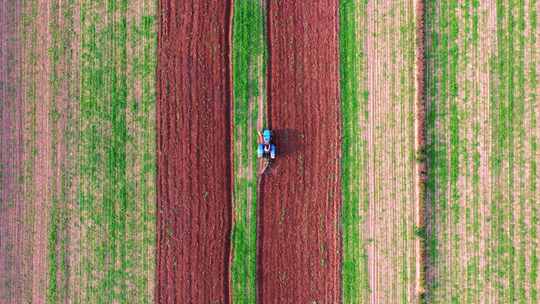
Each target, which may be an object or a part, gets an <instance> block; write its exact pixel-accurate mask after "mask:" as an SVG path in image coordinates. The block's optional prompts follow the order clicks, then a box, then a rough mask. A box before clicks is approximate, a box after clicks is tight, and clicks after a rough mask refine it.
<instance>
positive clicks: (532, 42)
mask: <svg viewBox="0 0 540 304" xmlns="http://www.w3.org/2000/svg"><path fill="white" fill-rule="evenodd" d="M528 12H529V16H528V21H529V28H530V34H529V37H528V38H529V41H528V45H527V47H528V48H529V50H530V55H529V58H530V63H529V70H528V73H527V75H528V77H527V78H528V82H529V91H528V96H527V98H528V100H529V101H528V104H529V109H530V114H529V119H530V126H529V128H530V130H536V126H537V121H536V111H537V109H536V107H537V94H536V89H537V87H538V84H537V79H536V77H537V76H536V65H537V62H536V55H537V51H536V39H537V38H536V26H537V22H538V20H537V11H536V0H531V1H529V7H528ZM529 141H530V146H531V153H530V161H529V168H530V173H529V180H528V184H529V189H528V190H529V199H528V202H527V203H528V205H530V207H531V213H532V214H531V223H530V240H531V244H530V253H529V254H530V257H531V264H530V269H531V271H530V275H529V280H530V283H529V286H530V295H531V303H537V302H538V290H537V282H538V254H537V247H538V228H537V227H538V208H537V202H536V191H537V185H536V179H537V174H538V171H537V170H538V168H537V165H538V164H537V163H536V157H535V155H537V151H538V138H537V135H536V134H535V132H530V137H529Z"/></svg>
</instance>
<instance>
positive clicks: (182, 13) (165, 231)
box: [156, 0, 231, 303]
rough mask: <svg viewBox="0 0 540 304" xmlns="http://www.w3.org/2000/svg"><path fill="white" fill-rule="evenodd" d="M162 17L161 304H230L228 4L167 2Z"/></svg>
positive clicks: (159, 101) (159, 102)
mask: <svg viewBox="0 0 540 304" xmlns="http://www.w3.org/2000/svg"><path fill="white" fill-rule="evenodd" d="M160 9H161V10H160V15H161V21H160V27H159V37H158V45H159V52H158V62H159V64H158V74H157V78H158V94H157V119H158V122H159V123H158V125H157V127H158V128H157V131H158V134H159V135H158V138H157V144H158V174H157V180H158V197H157V200H158V237H157V242H158V243H157V244H158V245H157V246H158V250H157V273H158V277H157V284H158V286H157V295H156V300H157V301H158V302H160V303H228V302H229V301H230V299H229V297H230V294H229V280H230V277H229V259H230V252H229V251H230V243H229V234H230V229H231V150H230V136H231V130H230V125H231V124H230V119H231V117H230V111H231V110H230V109H231V91H230V77H231V76H230V66H229V65H230V62H229V38H230V37H229V26H230V7H229V2H228V1H197V0H193V1H161V7H160ZM208 12H212V13H211V14H208ZM202 16H205V17H204V18H202Z"/></svg>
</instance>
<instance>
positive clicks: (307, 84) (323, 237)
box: [258, 0, 341, 303]
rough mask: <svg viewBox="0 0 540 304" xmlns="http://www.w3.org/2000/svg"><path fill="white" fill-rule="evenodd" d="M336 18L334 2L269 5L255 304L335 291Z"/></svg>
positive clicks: (309, 299) (320, 297) (333, 295)
mask: <svg viewBox="0 0 540 304" xmlns="http://www.w3.org/2000/svg"><path fill="white" fill-rule="evenodd" d="M337 22H338V20H337V2H336V1H332V0H330V1H316V2H313V3H309V4H308V3H306V2H280V1H270V3H269V9H268V27H269V49H270V52H269V54H270V57H269V58H270V59H269V77H270V79H269V87H268V90H269V95H268V111H269V125H270V127H271V128H272V129H273V130H274V133H275V142H276V144H277V146H278V147H279V152H278V153H279V159H277V160H276V161H275V162H274V163H272V165H271V167H270V168H269V170H267V173H266V174H265V175H263V177H262V182H261V189H260V191H261V198H260V202H259V204H260V207H259V208H260V213H259V218H260V221H261V223H260V229H259V235H258V236H259V292H260V293H259V300H260V301H261V303H314V302H315V303H336V302H339V299H340V296H341V295H340V291H339V290H340V283H339V281H340V280H339V277H340V274H339V273H340V238H339V226H338V225H339V223H338V214H339V208H340V202H341V196H340V192H341V189H340V175H339V165H340V160H339V156H340V120H339V119H340V118H339V82H338V77H339V74H338V71H339V70H338V67H339V65H338V44H337V40H338V36H337V30H336V27H337ZM321 75H324V77H321Z"/></svg>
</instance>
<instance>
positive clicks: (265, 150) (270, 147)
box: [257, 129, 276, 159]
mask: <svg viewBox="0 0 540 304" xmlns="http://www.w3.org/2000/svg"><path fill="white" fill-rule="evenodd" d="M259 140H260V141H262V143H259V146H258V147H257V157H258V158H266V159H275V158H276V146H275V145H274V144H273V143H272V131H270V130H269V129H264V130H263V132H262V135H261V133H259Z"/></svg>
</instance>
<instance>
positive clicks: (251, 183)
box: [231, 0, 267, 303]
mask: <svg viewBox="0 0 540 304" xmlns="http://www.w3.org/2000/svg"><path fill="white" fill-rule="evenodd" d="M265 17H266V13H265V7H264V6H263V5H262V2H259V1H258V0H256V1H247V0H240V1H235V2H234V15H233V33H232V35H233V37H232V62H233V64H232V71H233V94H234V107H233V109H234V112H233V120H234V139H233V142H234V144H233V146H234V148H235V151H234V173H235V174H234V176H235V179H234V195H233V204H234V207H233V212H234V219H235V221H234V223H233V227H232V237H231V238H232V256H233V257H232V266H231V279H232V285H233V288H232V297H233V301H234V303H256V295H257V293H256V291H257V286H256V282H257V281H256V279H257V191H258V189H257V176H258V168H257V158H256V154H255V152H256V150H255V149H256V147H257V141H258V137H257V131H258V130H257V118H258V117H259V116H260V115H262V117H264V112H265V109H264V106H263V108H259V105H258V99H259V98H263V100H264V92H265V85H266V82H265V77H266V52H267V51H266V48H267V46H266V24H265V22H266V18H265ZM265 102H266V101H265V100H264V103H265ZM250 151H251V152H250ZM248 173H249V174H248Z"/></svg>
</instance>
